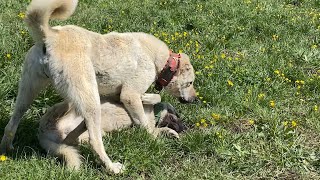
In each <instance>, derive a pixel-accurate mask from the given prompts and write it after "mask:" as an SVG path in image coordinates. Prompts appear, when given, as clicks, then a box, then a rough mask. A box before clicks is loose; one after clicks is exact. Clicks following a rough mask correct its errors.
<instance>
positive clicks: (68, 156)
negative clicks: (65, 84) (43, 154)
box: [38, 94, 185, 169]
mask: <svg viewBox="0 0 320 180" xmlns="http://www.w3.org/2000/svg"><path fill="white" fill-rule="evenodd" d="M141 99H142V102H143V107H144V112H145V114H146V116H147V117H148V119H149V121H150V124H153V125H154V126H156V119H155V114H154V105H155V104H157V105H156V109H157V110H156V111H157V113H158V114H157V116H159V117H158V119H159V122H158V127H159V130H160V131H159V132H163V133H166V134H170V135H173V136H174V137H176V138H179V134H178V132H181V131H183V130H185V126H184V125H183V123H182V121H181V120H180V118H178V116H179V115H178V114H177V112H176V111H175V109H174V108H173V107H170V105H169V104H159V103H160V100H161V98H160V95H158V94H144V95H142V97H141ZM101 120H102V121H101V133H102V135H104V134H105V133H106V132H111V131H115V130H120V129H123V128H128V127H130V126H131V125H132V124H133V120H132V119H131V118H130V116H129V114H128V112H127V111H126V110H125V108H124V106H123V105H122V104H120V103H110V102H103V103H102V104H101ZM82 122H83V118H82V117H81V116H79V115H77V114H76V111H75V108H74V107H72V106H71V105H70V104H68V103H67V102H61V103H58V104H55V105H54V106H52V107H51V108H49V109H48V111H47V113H46V114H44V115H43V117H42V118H41V119H40V127H39V134H38V138H39V141H40V145H41V147H42V148H44V149H45V150H46V151H47V152H48V153H50V154H52V155H54V156H57V157H59V158H61V159H64V161H65V163H66V166H67V167H68V168H74V169H79V167H80V165H81V158H80V154H79V153H78V150H77V149H76V147H74V146H71V145H66V144H63V140H64V139H65V138H66V137H67V135H68V133H69V132H70V131H72V130H73V129H75V128H76V127H77V126H78V125H79V124H80V123H82ZM168 127H171V128H168ZM88 140H89V134H88V132H87V131H86V132H84V133H83V134H81V135H80V136H79V138H77V139H74V143H73V144H74V145H77V144H78V143H79V142H88Z"/></svg>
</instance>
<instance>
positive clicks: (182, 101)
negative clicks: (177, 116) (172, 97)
mask: <svg viewBox="0 0 320 180" xmlns="http://www.w3.org/2000/svg"><path fill="white" fill-rule="evenodd" d="M179 102H180V103H182V104H187V103H190V102H189V101H187V100H186V99H184V98H183V97H180V98H179Z"/></svg>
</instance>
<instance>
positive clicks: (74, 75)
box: [0, 0, 196, 173]
mask: <svg viewBox="0 0 320 180" xmlns="http://www.w3.org/2000/svg"><path fill="white" fill-rule="evenodd" d="M76 6H77V0H33V1H32V2H31V4H30V5H29V7H28V11H27V13H26V23H27V25H28V28H29V31H30V33H31V35H32V37H33V39H34V41H35V45H34V46H33V47H32V48H31V49H30V50H29V52H28V54H27V55H26V59H25V64H24V68H23V73H22V78H21V81H20V84H19V93H18V97H17V101H16V106H15V109H14V112H13V115H12V117H11V119H10V121H9V123H8V124H7V126H6V127H5V132H4V136H3V138H2V141H1V146H0V151H2V152H4V153H5V152H6V150H10V149H12V148H13V147H12V141H13V139H14V136H15V133H16V130H17V128H18V125H19V122H20V120H21V117H22V116H23V114H24V113H25V112H26V110H27V109H28V107H29V106H30V104H31V103H32V102H33V99H34V98H35V97H36V96H37V95H38V93H39V92H40V91H41V90H42V89H44V88H45V87H46V86H48V85H49V84H52V85H53V86H54V87H55V89H56V90H57V91H58V92H59V94H60V95H61V96H62V97H63V98H64V99H65V100H66V101H67V102H69V103H71V104H72V106H73V107H74V108H75V111H76V112H77V113H78V114H79V115H80V116H81V117H83V118H84V121H85V125H86V128H87V129H88V133H89V143H90V145H91V146H92V148H93V150H94V152H95V153H96V154H97V155H98V157H99V159H100V160H101V161H102V163H103V165H104V166H105V167H106V168H107V169H108V170H110V171H111V172H113V173H120V172H121V169H123V165H122V164H120V163H112V161H111V160H110V158H109V157H108V156H107V154H106V152H105V149H104V146H103V143H102V136H101V132H100V131H97V129H101V128H100V127H101V108H100V96H104V97H109V98H110V97H112V98H115V99H118V100H120V101H121V102H122V103H123V104H124V106H125V108H126V110H127V111H128V112H129V114H130V116H131V117H132V119H133V121H134V122H135V123H136V124H140V125H141V126H142V127H144V128H145V129H146V130H147V131H148V132H149V133H150V134H152V135H154V136H156V135H157V128H155V127H154V126H152V125H150V124H149V123H148V122H149V121H148V118H147V117H146V115H145V113H144V109H143V105H142V101H141V95H142V94H144V93H145V92H146V91H147V89H148V88H149V87H150V86H151V84H152V83H153V82H155V81H156V85H157V87H158V89H162V88H164V89H166V90H168V92H169V93H171V94H172V95H174V96H176V97H178V98H180V100H181V101H182V102H192V101H193V100H194V99H195V97H196V95H195V90H194V88H193V81H194V78H195V76H194V71H193V67H192V65H191V63H190V61H189V58H188V56H187V55H185V54H181V55H180V54H179V55H178V54H174V53H171V52H170V51H169V49H168V47H167V46H166V44H165V43H163V42H162V41H160V40H159V39H157V38H155V37H154V36H151V35H148V34H144V33H116V32H113V33H109V34H105V35H102V34H98V33H95V32H91V31H88V30H86V29H83V28H81V27H78V26H73V25H67V26H62V27H61V26H57V27H50V25H49V20H50V19H66V18H68V17H69V16H71V15H72V13H73V12H74V10H75V9H76ZM81 132H83V130H82V129H81V128H76V129H75V130H74V131H73V132H72V133H69V136H70V137H69V136H68V137H67V138H66V139H65V141H64V143H68V142H70V141H71V140H72V139H74V138H75V137H78V136H79V135H80V134H81Z"/></svg>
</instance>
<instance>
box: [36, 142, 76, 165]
mask: <svg viewBox="0 0 320 180" xmlns="http://www.w3.org/2000/svg"><path fill="white" fill-rule="evenodd" d="M39 140H40V145H41V146H42V147H43V148H44V149H45V150H47V151H48V152H49V154H52V155H55V156H58V157H59V158H62V159H63V160H64V161H65V163H66V166H67V167H68V168H71V169H79V168H80V165H81V157H80V154H79V152H78V150H77V149H76V148H74V147H72V146H68V145H65V144H59V143H56V142H54V141H52V140H50V139H49V138H47V137H45V136H40V138H39Z"/></svg>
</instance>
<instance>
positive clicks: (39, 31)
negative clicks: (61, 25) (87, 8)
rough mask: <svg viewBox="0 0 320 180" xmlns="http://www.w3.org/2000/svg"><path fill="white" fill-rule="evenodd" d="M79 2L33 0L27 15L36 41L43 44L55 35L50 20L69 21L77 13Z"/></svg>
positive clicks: (76, 0)
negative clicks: (46, 39) (52, 34)
mask: <svg viewBox="0 0 320 180" xmlns="http://www.w3.org/2000/svg"><path fill="white" fill-rule="evenodd" d="M77 4H78V0H32V2H31V3H30V5H29V6H28V10H27V13H26V19H25V21H26V23H27V26H28V27H29V31H30V34H31V36H32V38H33V39H34V41H36V42H43V41H44V39H45V37H46V36H48V34H50V33H54V31H53V30H52V28H51V27H50V25H49V20H50V19H62V20H64V19H67V18H68V17H70V16H71V15H72V14H73V12H74V11H75V9H76V7H77Z"/></svg>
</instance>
